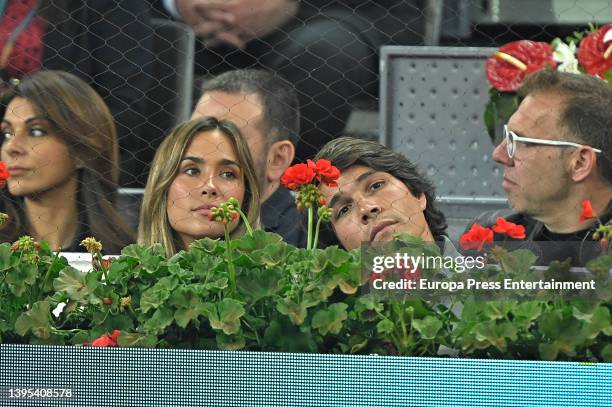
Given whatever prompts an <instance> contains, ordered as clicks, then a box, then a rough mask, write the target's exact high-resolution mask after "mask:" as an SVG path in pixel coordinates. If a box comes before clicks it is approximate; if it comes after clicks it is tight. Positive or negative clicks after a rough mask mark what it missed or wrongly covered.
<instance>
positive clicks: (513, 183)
mask: <svg viewBox="0 0 612 407" xmlns="http://www.w3.org/2000/svg"><path fill="white" fill-rule="evenodd" d="M504 185H506V186H511V185H517V184H516V182H514V181H511V180H509V179H508V178H506V177H504V180H503V182H502V186H504Z"/></svg>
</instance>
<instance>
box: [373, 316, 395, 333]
mask: <svg viewBox="0 0 612 407" xmlns="http://www.w3.org/2000/svg"><path fill="white" fill-rule="evenodd" d="M394 329H395V325H394V324H393V322H391V320H389V319H383V320H382V321H380V322H379V323H377V324H376V331H377V332H378V333H379V334H380V335H389V334H391V333H393V330H394Z"/></svg>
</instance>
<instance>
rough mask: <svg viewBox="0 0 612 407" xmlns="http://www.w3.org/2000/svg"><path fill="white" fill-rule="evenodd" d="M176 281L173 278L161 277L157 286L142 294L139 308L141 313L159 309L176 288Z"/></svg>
mask: <svg viewBox="0 0 612 407" xmlns="http://www.w3.org/2000/svg"><path fill="white" fill-rule="evenodd" d="M177 285H178V280H177V279H176V278H175V277H174V276H168V277H162V278H161V279H160V280H159V281H158V282H157V284H155V285H154V286H153V287H151V288H149V289H148V290H146V291H145V292H144V293H142V298H141V299H140V308H141V309H142V312H147V311H149V310H150V309H155V308H159V307H160V306H161V305H162V304H163V303H164V302H165V301H166V300H167V299H168V298H170V294H172V292H173V290H174V289H175V288H176V287H177Z"/></svg>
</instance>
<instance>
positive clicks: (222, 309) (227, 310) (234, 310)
mask: <svg viewBox="0 0 612 407" xmlns="http://www.w3.org/2000/svg"><path fill="white" fill-rule="evenodd" d="M244 313H245V311H244V307H243V306H242V303H240V302H239V301H237V300H234V299H232V298H224V299H223V300H221V301H220V302H217V303H216V304H212V303H207V304H204V305H203V314H204V315H206V316H207V317H208V320H209V321H210V326H211V327H212V328H213V329H217V330H222V331H223V333H225V334H226V335H232V334H235V333H238V331H240V317H242V316H243V315H244Z"/></svg>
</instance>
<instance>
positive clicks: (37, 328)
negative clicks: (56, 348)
mask: <svg viewBox="0 0 612 407" xmlns="http://www.w3.org/2000/svg"><path fill="white" fill-rule="evenodd" d="M15 331H16V332H17V333H18V334H19V335H21V336H25V335H26V334H27V333H28V332H30V331H32V334H33V335H34V336H35V337H37V338H40V339H49V337H50V333H51V311H50V309H49V302H48V301H39V302H36V303H34V305H32V308H31V309H30V310H28V311H26V312H25V313H23V314H21V315H20V316H19V318H17V320H16V321H15Z"/></svg>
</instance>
